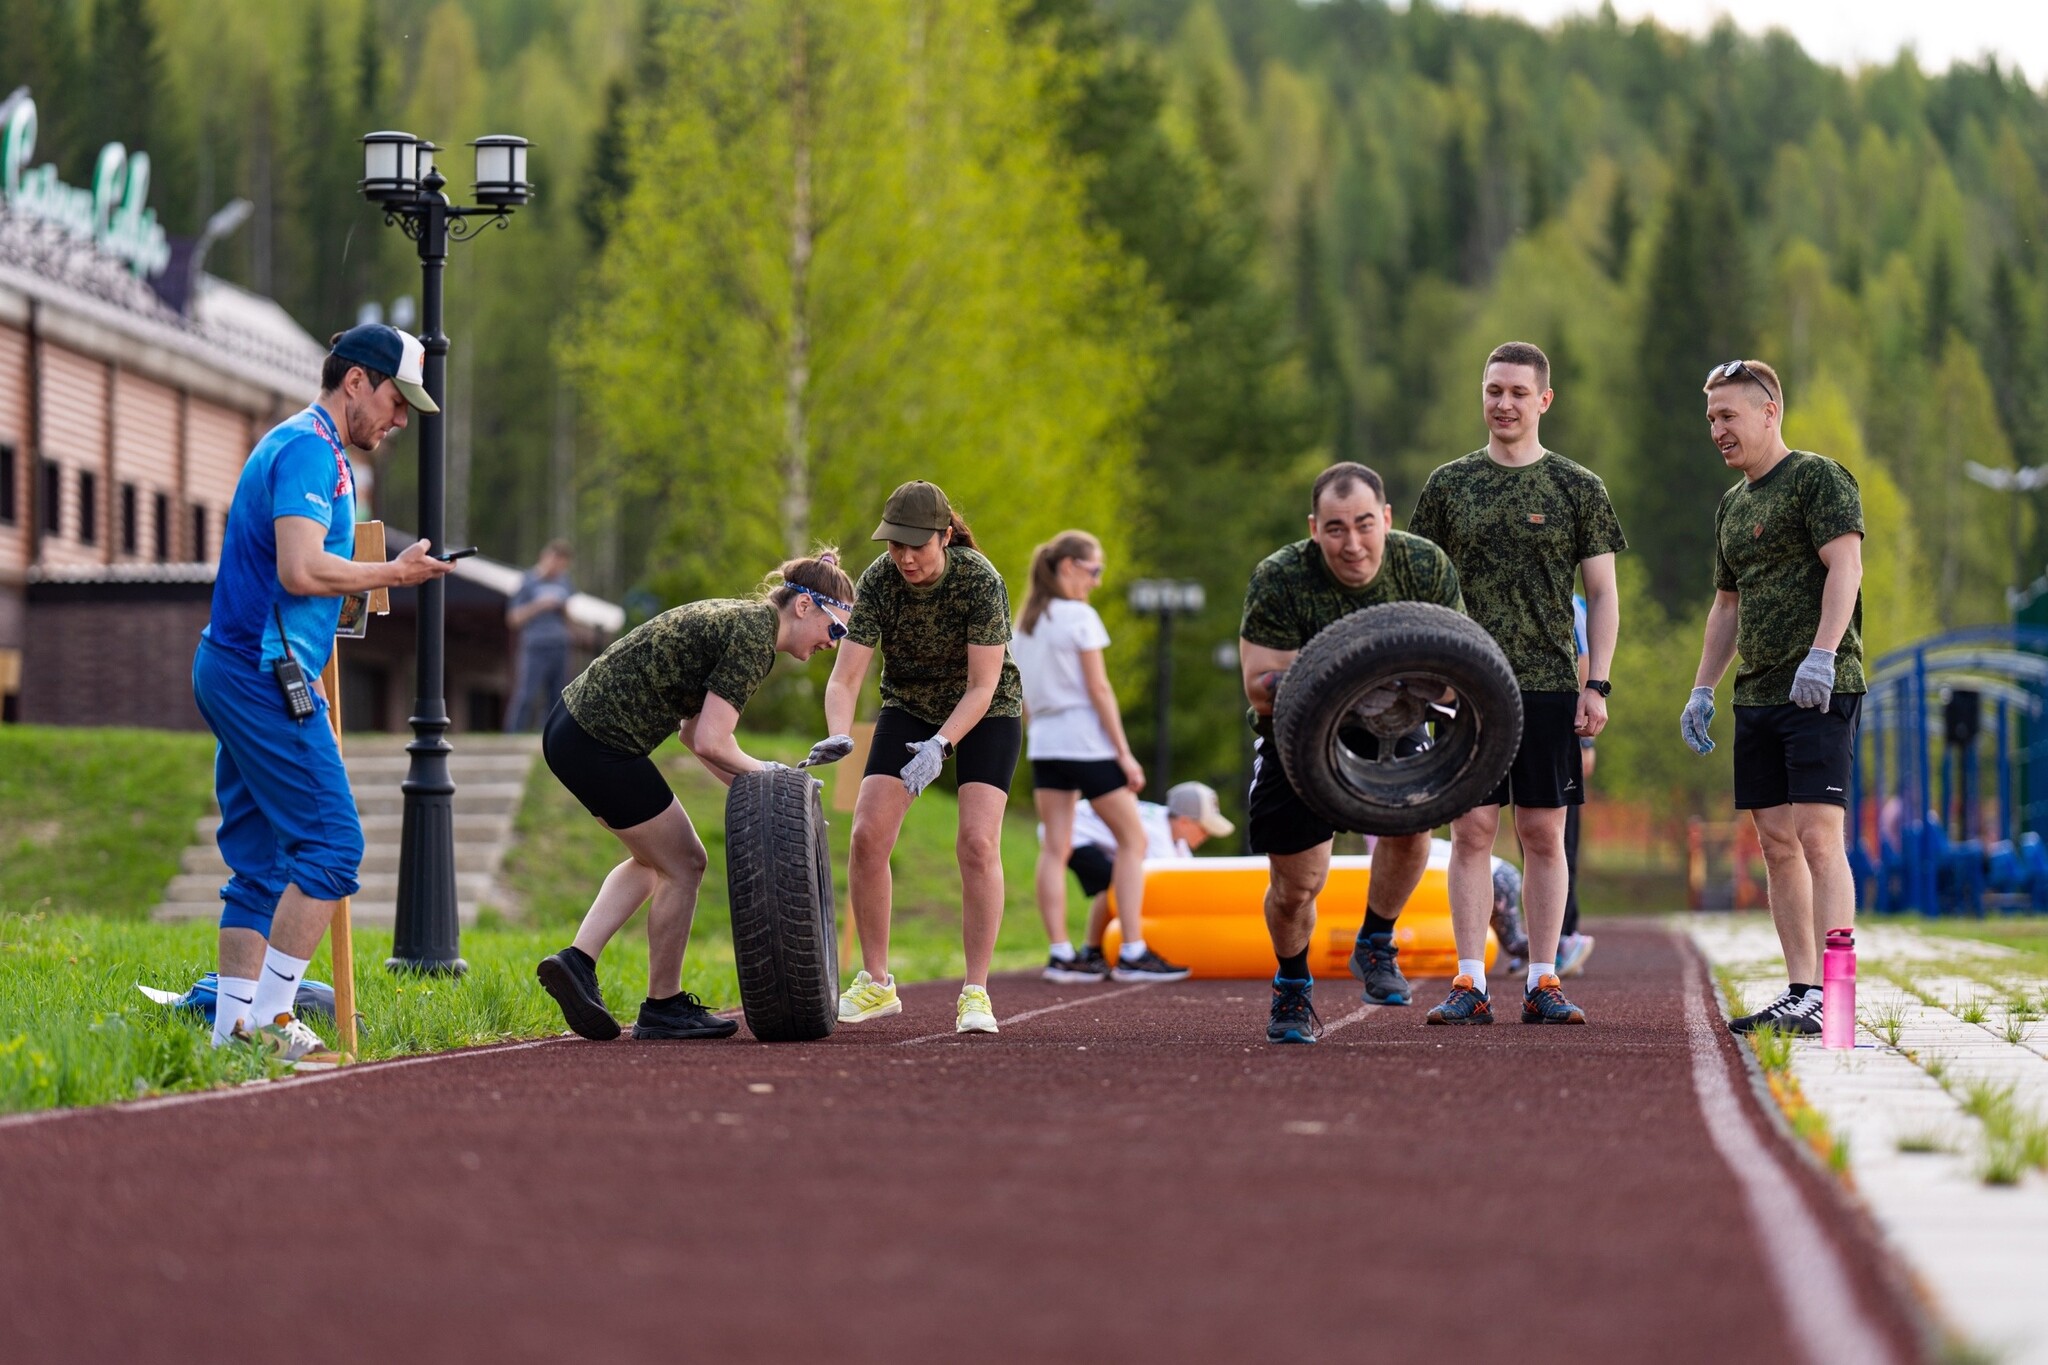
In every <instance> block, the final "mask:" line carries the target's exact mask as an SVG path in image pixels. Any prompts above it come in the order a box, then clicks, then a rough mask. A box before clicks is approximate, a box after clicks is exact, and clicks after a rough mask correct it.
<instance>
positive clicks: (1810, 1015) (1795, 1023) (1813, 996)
mask: <svg viewBox="0 0 2048 1365" xmlns="http://www.w3.org/2000/svg"><path fill="white" fill-rule="evenodd" d="M1787 994H1790V992H1787ZM1820 1001H1821V993H1820V992H1819V991H1808V992H1807V993H1806V994H1805V995H1804V996H1802V997H1800V998H1799V999H1797V1000H1794V1001H1793V1002H1792V1003H1791V1004H1789V1005H1787V1006H1786V1007H1785V1008H1784V1009H1783V1010H1781V1011H1780V1012H1779V1014H1778V1017H1777V1018H1776V1019H1773V1020H1772V1021H1771V1022H1770V1024H1769V1025H1768V1027H1770V1028H1774V1029H1777V1030H1779V1031H1780V1032H1782V1033H1791V1034H1797V1035H1799V1036H1801V1037H1811V1036H1813V1035H1814V1034H1816V1033H1819V1032H1820Z"/></svg>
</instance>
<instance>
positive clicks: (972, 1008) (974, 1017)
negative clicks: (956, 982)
mask: <svg viewBox="0 0 2048 1365" xmlns="http://www.w3.org/2000/svg"><path fill="white" fill-rule="evenodd" d="M953 1014H954V1024H953V1031H954V1032H955V1033H994V1032H995V1031H996V1007H995V1006H994V1005H993V1004H991V1003H990V1002H989V998H988V990H987V988H986V987H983V986H964V987H962V988H961V991H960V1003H959V1004H958V1005H956V1006H954V1009H953Z"/></svg>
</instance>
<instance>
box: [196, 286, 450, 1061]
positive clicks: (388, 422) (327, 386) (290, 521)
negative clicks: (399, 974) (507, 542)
mask: <svg viewBox="0 0 2048 1365" xmlns="http://www.w3.org/2000/svg"><path fill="white" fill-rule="evenodd" d="M424 355H425V352H424V349H423V348H422V347H421V345H420V343H419V341H418V340H417V339H416V338H414V337H410V336H408V335H406V334H405V333H404V332H401V331H399V330H398V329H396V328H394V327H386V326H384V325H382V324H366V325H364V326H361V327H353V328H350V329H349V330H348V331H346V332H342V333H340V334H339V335H337V336H336V337H335V338H334V340H333V343H332V350H331V352H330V353H329V355H328V357H327V360H326V362H325V364H324V365H323V366H322V367H321V372H320V397H319V399H318V400H317V401H316V402H315V403H314V404H313V405H312V406H311V407H309V408H307V409H306V410H305V411H304V412H301V413H299V414H298V415H297V416H294V417H290V418H287V419H286V420H285V421H283V422H281V423H279V424H278V425H277V426H276V427H273V428H272V429H271V431H270V433H269V434H268V435H266V436H265V437H264V438H263V439H262V440H261V441H260V442H258V443H257V446H256V449H255V450H254V451H253V452H252V453H251V454H250V456H249V462H248V463H247V464H246V465H244V466H243V467H242V474H241V478H240V480H239V481H238V482H237V483H236V485H235V498H234V502H233V503H232V505H230V507H229V509H228V520H227V527H226V530H225V531H224V532H223V533H222V536H221V552H220V569H219V572H218V574H217V575H216V577H215V578H214V582H213V610H212V613H211V616H210V618H209V620H208V623H207V626H206V629H205V630H204V631H202V632H200V636H199V651H198V653H197V654H196V655H195V656H194V657H193V660H192V693H193V697H194V699H195V700H196V701H197V702H198V703H199V714H200V715H201V716H203V717H204V718H205V720H206V725H207V728H208V729H210V730H212V731H213V735H214V738H215V739H216V740H218V741H219V747H218V749H217V750H216V752H215V756H214V793H215V796H216V798H217V799H218V801H219V804H220V832H219V833H218V835H217V836H216V838H217V840H218V842H219V844H220V854H221V858H222V859H223V860H224V861H225V862H226V863H227V865H228V868H229V870H230V871H231V872H232V873H233V875H232V876H231V877H230V878H229V879H228V883H227V885H226V886H223V887H222V888H221V891H220V897H221V900H222V902H223V905H222V907H221V916H220V995H219V1004H218V1007H217V1008H216V1009H215V1011H214V1026H213V1041H214V1046H216V1047H218V1046H220V1045H221V1044H223V1043H225V1042H229V1041H231V1040H241V1041H247V1042H251V1043H254V1044H257V1045H259V1046H262V1047H263V1048H264V1049H265V1050H267V1051H270V1052H272V1053H274V1054H276V1055H277V1056H279V1057H281V1058H282V1059H284V1060H286V1061H292V1062H297V1061H301V1060H307V1059H311V1058H313V1057H316V1056H318V1055H320V1054H321V1053H322V1052H323V1045H322V1043H321V1042H320V1039H319V1037H318V1036H317V1035H315V1034H314V1033H313V1032H312V1031H311V1030H309V1029H308V1028H306V1026H305V1025H304V1024H302V1023H300V1022H299V1020H298V1019H297V1017H296V1016H295V1015H294V1014H293V1013H292V1001H293V998H294V997H295V996H296V995H297V993H298V988H299V978H300V977H301V976H303V975H304V974H305V970H306V962H307V960H308V959H309V958H311V957H312V956H313V950H314V949H315V948H317V947H318V946H319V945H320V935H321V934H322V933H323V932H324V931H325V930H326V927H327V923H328V921H329V920H330V919H331V918H332V917H333V914H334V907H335V903H336V902H337V901H339V900H340V899H341V898H342V897H344V896H350V895H354V894H355V891H356V871H357V869H358V867H359V866H360V865H361V863H362V857H363V830H362V824H361V822H360V821H359V820H358V819H357V816H356V803H355V797H354V796H353V795H352V794H351V793H350V791H349V787H348V774H347V773H346V772H345V771H344V770H343V768H342V765H341V750H340V746H338V745H337V744H336V743H335V741H334V733H333V731H332V730H331V729H330V728H329V726H328V722H327V717H326V714H325V713H326V703H325V700H324V699H323V698H322V697H321V695H320V691H319V679H320V671H321V670H322V669H323V668H325V667H326V666H327V657H328V654H329V653H330V652H331V651H332V650H333V648H334V628H335V625H336V623H337V622H338V621H339V619H340V615H341V599H342V596H343V595H344V594H347V593H352V592H365V591H368V590H369V589H372V588H397V587H410V586H413V585H414V584H418V583H424V582H425V581H427V580H428V579H430V578H438V577H439V576H441V575H442V574H445V573H447V572H448V570H449V568H450V567H451V566H450V565H448V564H446V563H443V562H442V561H440V560H437V559H434V558H433V557H432V556H430V555H429V554H428V553H427V551H428V549H429V548H430V547H429V546H428V545H427V543H426V542H425V541H420V542H419V543H417V544H414V545H411V546H408V547H407V548H406V550H405V553H403V554H401V555H399V556H398V558H397V559H395V560H392V561H390V562H388V563H384V564H358V563H356V562H355V561H354V559H353V558H351V556H352V555H353V554H354V550H355V520H356V514H355V471H354V470H353V468H352V467H351V466H350V464H349V460H348V454H347V451H348V449H349V448H350V447H353V448H355V449H356V450H360V451H363V452H365V453H367V452H369V451H372V450H374V449H376V447H377V444H378V442H380V441H382V440H383V439H384V437H385V436H386V435H388V434H389V433H391V432H392V431H395V430H397V429H399V428H401V427H403V426H404V425H405V423H406V414H407V412H408V411H409V409H411V408H415V407H416V408H419V409H420V410H421V411H422V412H435V411H438V409H437V408H436V407H435V406H434V402H433V399H431V398H430V397H428V395H427V391H426V389H425V387H424V384H423V374H422V370H423V366H422V360H423V357H424ZM287 659H289V660H290V661H291V662H293V663H296V664H297V666H298V670H299V672H300V674H301V675H302V676H303V678H304V681H305V685H306V687H307V688H308V689H309V690H310V692H311V700H312V710H311V713H310V714H307V715H305V716H303V717H302V718H300V719H297V720H294V719H293V718H292V714H291V710H290V708H289V706H288V704H287V701H286V696H285V690H284V680H283V679H282V678H281V677H280V674H279V667H280V665H285V661H286V660H287ZM286 667H287V668H288V665H286Z"/></svg>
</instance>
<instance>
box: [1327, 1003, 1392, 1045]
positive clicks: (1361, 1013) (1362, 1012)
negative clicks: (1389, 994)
mask: <svg viewBox="0 0 2048 1365" xmlns="http://www.w3.org/2000/svg"><path fill="white" fill-rule="evenodd" d="M1384 1008H1386V1007H1385V1006H1384V1005H1371V1004H1366V1005H1360V1006H1359V1007H1358V1008H1357V1009H1355V1010H1353V1011H1351V1013H1349V1014H1347V1015H1345V1016H1344V1017H1343V1018H1342V1019H1339V1020H1337V1021H1336V1022H1335V1023H1333V1024H1329V1025H1326V1026H1325V1027H1324V1029H1323V1036H1324V1037H1325V1038H1327V1037H1329V1036H1330V1035H1331V1034H1333V1033H1335V1032H1336V1031H1337V1030H1338V1029H1340V1028H1350V1027H1351V1026H1352V1025H1353V1024H1355V1023H1357V1022H1358V1021H1359V1020H1361V1019H1363V1018H1365V1016H1366V1015H1368V1014H1373V1013H1375V1012H1377V1011H1379V1010H1382V1009H1384Z"/></svg>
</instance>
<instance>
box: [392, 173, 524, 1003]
mask: <svg viewBox="0 0 2048 1365" xmlns="http://www.w3.org/2000/svg"><path fill="white" fill-rule="evenodd" d="M362 142H363V179H362V183H361V184H360V185H359V186H358V188H359V189H361V191H362V193H363V197H364V198H365V199H367V200H369V201H370V202H371V203H372V204H374V205H376V206H377V207H378V208H381V209H382V210H384V221H385V222H386V223H388V224H391V225H392V226H394V227H397V228H398V229H399V230H400V231H402V232H404V233H405V235H406V236H408V237H410V238H412V240H413V241H414V242H416V243H418V244H419V251H420V300H421V310H420V313H421V323H422V326H421V334H420V344H421V345H422V346H423V347H424V348H425V350H426V358H425V366H424V368H425V371H426V373H425V380H426V388H427V393H428V394H429V395H430V396H431V397H432V398H433V400H434V402H435V404H436V405H437V406H439V407H440V408H441V409H442V411H440V412H436V413H430V412H422V413H418V414H416V415H415V418H416V420H417V421H418V423H419V453H420V465H419V481H420V507H419V533H420V535H421V536H422V537H423V538H425V539H426V540H427V541H429V542H431V543H432V544H433V546H434V548H435V549H436V550H437V551H440V550H446V549H447V548H448V547H447V546H446V545H443V544H442V543H441V542H442V540H443V539H444V538H445V536H446V534H447V515H446V513H447V505H446V504H447V496H446V482H445V474H446V458H445V456H446V445H445V441H446V428H445V427H444V425H443V423H444V421H445V419H446V417H447V406H448V399H447V392H448V386H447V376H448V337H447V336H446V334H445V333H443V332H442V330H441V271H442V267H444V266H445V265H446V264H447V262H448V243H449V242H450V241H457V242H460V241H465V240H467V239H468V238H470V237H473V236H475V235H476V234H477V233H478V232H481V231H482V230H483V229H484V228H485V227H488V226H490V225H492V224H494V223H495V224H496V225H497V226H499V227H501V228H502V227H505V226H506V225H507V223H508V221H509V215H510V214H511V213H512V211H513V210H515V209H517V208H519V207H520V206H522V205H524V204H525V203H526V202H527V201H528V200H529V199H531V198H532V197H533V186H532V185H531V184H530V183H528V181H527V179H526V153H527V149H528V147H529V146H530V145H531V144H529V143H528V142H527V140H526V139H525V138H523V137H510V136H505V135H502V134H500V135H497V136H493V137H480V138H478V139H477V140H476V141H475V142H472V143H470V144H469V145H470V146H472V147H474V148H475V149H476V181H475V189H476V206H475V207H459V206H457V205H454V204H451V203H449V202H448V196H447V195H445V194H443V193H442V192H441V191H442V189H443V188H444V187H445V186H446V185H447V183H448V181H447V178H446V177H445V176H443V175H442V174H441V171H440V169H439V168H438V167H437V166H435V165H434V154H435V153H436V152H438V151H440V150H441V148H439V147H436V146H435V145H434V144H433V143H431V142H428V141H425V140H424V139H421V138H417V137H414V136H413V135H412V134H411V133H398V132H385V133H371V134H370V135H368V136H367V137H365V138H363V140H362ZM418 593H419V599H418V601H419V618H418V632H419V633H418V650H417V668H418V684H417V689H416V694H415V696H414V698H413V708H412V715H411V717H410V718H409V720H408V723H409V724H410V725H411V726H412V731H413V740H412V743H410V744H408V745H406V753H407V754H409V755H410V756H411V757H410V761H409V762H408V764H407V767H406V774H405V782H404V784H403V785H402V788H401V790H402V791H403V792H404V793H405V807H404V809H405V815H404V820H403V825H402V832H401V834H400V843H399V853H398V919H397V924H396V926H395V930H394V934H393V940H392V945H391V957H390V958H389V959H388V960H387V961H386V962H385V964H384V965H385V966H386V967H388V968H390V969H391V970H393V971H415V972H431V973H437V974H447V975H460V974H461V973H462V972H464V971H466V970H468V964H467V963H465V962H464V961H463V960H462V955H461V947H462V943H461V935H462V926H461V921H460V920H459V919H458V917H457V915H456V901H455V783H454V782H453V781H452V780H450V778H449V776H448V755H449V753H450V752H451V750H450V748H449V745H448V741H447V739H446V738H445V736H446V734H447V731H448V704H447V700H446V698H445V696H444V695H443V694H444V692H445V691H446V687H445V682H444V679H445V670H444V669H443V635H444V625H445V621H446V608H447V581H446V580H445V579H440V578H435V579H429V580H428V581H427V582H425V583H422V584H420V586H419V588H418Z"/></svg>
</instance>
